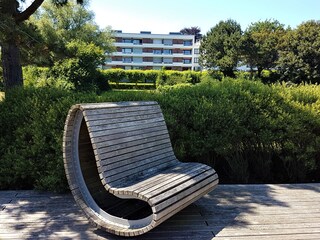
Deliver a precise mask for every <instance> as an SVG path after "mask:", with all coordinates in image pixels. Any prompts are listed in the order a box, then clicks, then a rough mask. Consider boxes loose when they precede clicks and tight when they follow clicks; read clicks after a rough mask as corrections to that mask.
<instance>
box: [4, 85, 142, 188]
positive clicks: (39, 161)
mask: <svg viewBox="0 0 320 240" xmlns="http://www.w3.org/2000/svg"><path fill="white" fill-rule="evenodd" d="M146 97H148V94H145V93H143V94H142V93H139V92H136V93H131V94H130V93H121V92H118V93H117V92H114V93H112V92H110V93H109V92H108V93H105V94H104V95H103V96H97V95H96V94H94V93H74V92H69V91H65V90H61V89H54V88H47V87H43V88H30V87H29V88H25V89H15V90H12V91H10V93H9V94H6V98H5V100H3V101H2V102H0V114H1V116H2V117H1V118H0V126H1V134H0V156H1V163H0V164H1V166H0V189H30V188H37V189H46V190H53V191H64V190H66V189H67V185H66V178H65V176H64V170H63V161H62V151H61V148H62V135H63V128H64V121H65V119H66V116H67V113H68V110H69V108H70V106H71V105H73V104H75V103H79V102H100V101H121V100H126V101H129V100H144V99H145V98H146Z"/></svg>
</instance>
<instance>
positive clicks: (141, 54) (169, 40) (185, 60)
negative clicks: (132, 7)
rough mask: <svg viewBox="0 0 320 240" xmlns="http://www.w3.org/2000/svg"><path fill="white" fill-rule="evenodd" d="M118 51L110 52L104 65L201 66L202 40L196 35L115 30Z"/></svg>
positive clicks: (146, 66) (182, 68)
mask: <svg viewBox="0 0 320 240" xmlns="http://www.w3.org/2000/svg"><path fill="white" fill-rule="evenodd" d="M114 36H115V42H114V45H115V47H116V52H114V53H112V54H111V57H110V58H109V60H108V61H107V62H106V63H105V66H103V68H104V69H110V68H122V69H144V70H147V69H156V70H159V69H161V68H162V67H165V68H166V69H168V70H180V71H183V70H200V66H199V63H198V59H199V46H200V42H196V41H195V36H194V35H182V34H181V33H175V32H171V33H169V34H152V33H151V32H145V31H141V32H140V33H123V32H122V31H116V32H115V33H114Z"/></svg>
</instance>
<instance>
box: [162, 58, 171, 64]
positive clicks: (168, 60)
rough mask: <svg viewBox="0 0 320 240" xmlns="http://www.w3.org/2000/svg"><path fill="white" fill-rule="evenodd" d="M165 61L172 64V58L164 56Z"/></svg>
mask: <svg viewBox="0 0 320 240" xmlns="http://www.w3.org/2000/svg"><path fill="white" fill-rule="evenodd" d="M163 63H167V64H172V58H163Z"/></svg>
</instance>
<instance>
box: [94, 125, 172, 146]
mask: <svg viewBox="0 0 320 240" xmlns="http://www.w3.org/2000/svg"><path fill="white" fill-rule="evenodd" d="M164 130H167V127H166V126H165V125H158V124H156V125H155V126H152V125H150V126H148V125H138V126H133V127H131V128H122V129H121V128H119V129H116V131H115V130H106V131H104V135H99V136H96V134H95V138H94V142H95V145H97V144H99V143H100V142H105V141H109V140H117V139H122V138H125V137H130V136H138V135H140V134H141V133H143V134H147V133H151V132H157V131H164ZM94 147H95V146H94Z"/></svg>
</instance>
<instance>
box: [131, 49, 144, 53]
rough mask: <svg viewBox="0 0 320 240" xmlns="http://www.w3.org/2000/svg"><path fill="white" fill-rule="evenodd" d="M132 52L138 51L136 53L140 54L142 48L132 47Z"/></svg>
mask: <svg viewBox="0 0 320 240" xmlns="http://www.w3.org/2000/svg"><path fill="white" fill-rule="evenodd" d="M132 52H133V53H138V54H142V48H133V49H132Z"/></svg>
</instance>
